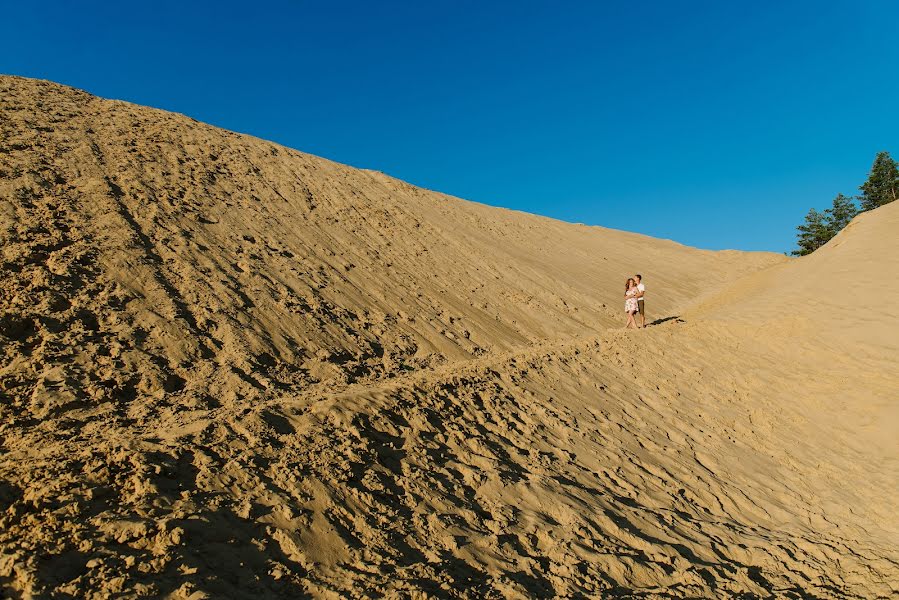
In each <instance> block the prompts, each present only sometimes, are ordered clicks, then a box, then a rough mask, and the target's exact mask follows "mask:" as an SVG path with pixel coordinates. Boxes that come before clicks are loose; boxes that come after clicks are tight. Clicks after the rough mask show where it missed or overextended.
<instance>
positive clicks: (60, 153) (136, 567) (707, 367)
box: [0, 76, 899, 599]
mask: <svg viewBox="0 0 899 600" xmlns="http://www.w3.org/2000/svg"><path fill="white" fill-rule="evenodd" d="M897 232H899V205H895V204H894V205H887V206H885V207H882V208H880V209H877V210H875V211H872V212H869V213H865V214H863V215H861V216H859V217H857V218H856V219H855V220H854V221H853V222H852V223H851V224H850V225H849V226H848V227H847V228H846V229H845V230H844V231H843V232H842V233H841V234H840V235H838V236H837V237H836V238H834V239H833V240H832V241H831V242H830V243H829V244H828V245H827V246H825V247H824V248H822V249H820V250H819V251H817V252H815V253H814V254H812V255H810V256H808V257H804V258H801V259H796V260H788V259H786V258H785V257H783V256H779V255H776V254H770V253H745V252H736V251H725V252H711V251H704V250H698V249H694V248H689V247H686V246H683V245H680V244H677V243H674V242H671V241H667V240H658V239H653V238H649V237H646V236H642V235H637V234H632V233H627V232H622V231H616V230H611V229H605V228H602V227H588V226H584V225H574V224H568V223H563V222H560V221H555V220H552V219H547V218H543V217H538V216H534V215H529V214H525V213H521V212H515V211H509V210H504V209H499V208H493V207H488V206H485V205H481V204H476V203H473V202H468V201H465V200H461V199H458V198H453V197H450V196H446V195H444V194H440V193H437V192H432V191H428V190H424V189H421V188H417V187H414V186H412V185H409V184H407V183H404V182H402V181H398V180H396V179H393V178H391V177H388V176H386V175H384V174H382V173H378V172H373V171H366V170H359V169H355V168H351V167H348V166H345V165H341V164H337V163H334V162H331V161H328V160H325V159H322V158H318V157H315V156H311V155H308V154H304V153H301V152H298V151H295V150H291V149H288V148H285V147H283V146H279V145H276V144H273V143H270V142H266V141H262V140H259V139H256V138H253V137H249V136H246V135H240V134H236V133H232V132H228V131H224V130H221V129H217V128H215V127H211V126H209V125H205V124H202V123H199V122H197V121H194V120H192V119H190V118H187V117H185V116H182V115H177V114H172V113H167V112H163V111H158V110H154V109H150V108H146V107H141V106H135V105H132V104H127V103H124V102H117V101H111V100H104V99H100V98H97V97H94V96H91V95H89V94H87V93H85V92H81V91H79V90H75V89H72V88H68V87H64V86H61V85H57V84H53V83H49V82H43V81H36V80H30V79H23V78H18V77H8V76H3V77H0V241H2V255H0V269H2V271H0V275H2V279H0V357H2V363H0V448H2V450H0V588H2V590H3V593H4V595H5V596H9V597H13V598H43V597H85V598H106V597H121V598H136V597H161V598H191V599H199V598H253V599H258V598H269V597H270V598H280V597H284V598H298V597H324V598H344V597H422V598H423V597H459V598H530V597H569V598H588V597H648V598H670V597H708V598H722V597H746V598H749V597H762V598H766V597H794V598H856V597H857V598H877V597H881V598H887V597H893V596H895V595H896V594H899V550H897V549H899V517H897V514H899V513H897V511H896V509H895V507H896V498H897V496H899V445H897V439H899V399H897V389H899V367H897V361H896V359H895V357H896V352H897V349H899V348H897V346H899V342H897V340H899V308H897V307H899V303H897V298H899V288H897V284H896V279H897V277H896V276H897V275H899V247H897V241H896V240H897V239H899V238H897V235H896V234H897ZM637 271H640V272H641V273H642V274H643V275H644V278H645V281H646V284H647V301H646V304H647V312H648V313H649V319H648V320H649V321H651V322H653V325H652V326H651V327H649V328H647V329H646V330H641V331H633V330H631V331H623V330H620V329H619V328H620V326H621V325H622V324H623V321H624V319H623V311H622V308H623V290H622V286H623V283H624V280H625V278H626V277H628V276H629V275H631V274H633V273H635V272H637Z"/></svg>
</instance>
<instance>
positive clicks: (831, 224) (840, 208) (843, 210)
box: [824, 194, 858, 240]
mask: <svg viewBox="0 0 899 600" xmlns="http://www.w3.org/2000/svg"><path fill="white" fill-rule="evenodd" d="M857 214H858V208H856V207H855V201H854V200H853V199H852V198H849V197H847V196H844V195H843V194H837V197H836V198H834V199H833V205H832V206H831V207H830V208H828V209H827V210H825V211H824V224H825V226H826V227H827V239H828V240H830V238H832V237H833V236H835V235H836V234H838V233H840V230H842V229H843V228H844V227H846V225H849V221H851V220H852V217H854V216H855V215H857Z"/></svg>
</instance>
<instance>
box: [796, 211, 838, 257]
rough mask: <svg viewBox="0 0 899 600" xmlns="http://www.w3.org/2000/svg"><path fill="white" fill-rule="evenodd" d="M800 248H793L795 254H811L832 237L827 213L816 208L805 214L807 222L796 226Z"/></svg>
mask: <svg viewBox="0 0 899 600" xmlns="http://www.w3.org/2000/svg"><path fill="white" fill-rule="evenodd" d="M796 230H797V232H798V233H797V234H796V237H797V238H798V241H797V245H798V246H799V248H797V249H796V250H793V256H805V255H806V254H811V253H812V252H814V251H815V250H817V249H818V248H820V247H821V246H823V245H824V244H826V243H827V240H829V239H830V237H829V236H828V234H829V230H828V227H827V222H826V215H825V214H824V213H822V212H818V211H817V210H815V209H814V208H812V209H810V210H809V211H808V214H807V215H805V223H803V224H802V225H800V226H799V227H797V228H796Z"/></svg>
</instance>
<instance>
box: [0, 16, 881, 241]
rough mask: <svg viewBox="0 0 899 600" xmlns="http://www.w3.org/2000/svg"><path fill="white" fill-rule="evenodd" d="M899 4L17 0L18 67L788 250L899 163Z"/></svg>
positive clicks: (589, 207) (448, 177) (537, 195)
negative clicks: (884, 166)
mask: <svg viewBox="0 0 899 600" xmlns="http://www.w3.org/2000/svg"><path fill="white" fill-rule="evenodd" d="M897 34H899V2H895V1H892V0H879V1H878V0H870V1H868V0H866V1H861V2H859V1H854V2H842V1H837V2H820V1H818V2H811V1H809V2H806V1H801V2H800V1H790V0H787V1H780V2H773V1H772V2H719V1H714V2H713V1H709V2H697V1H683V2H674V1H666V2H653V1H644V2H614V3H613V2H598V1H597V2H548V1H547V2H527V1H520V2H483V1H482V2H469V1H465V0H455V1H450V0H435V1H430V2H391V1H383V2H340V1H337V2H305V1H293V2H265V1H259V2H254V3H245V2H240V3H238V2H169V1H160V2H156V1H154V2H144V3H130V2H91V1H89V0H88V1H83V2H74V1H70V2H7V3H4V5H3V19H2V20H0V72H3V73H8V74H16V75H24V76H29V77H38V78H44V79H50V80H54V81H58V82H60V83H65V84H68V85H73V86H75V87H79V88H82V89H86V90H88V91H90V92H92V93H95V94H97V95H100V96H104V97H109V98H118V99H123V100H129V101H132V102H137V103H140V104H146V105H150V106H155V107H159V108H164V109H167V110H173V111H177V112H182V113H186V114H188V115H190V116H192V117H194V118H196V119H198V120H201V121H206V122H209V123H212V124H214V125H218V126H221V127H225V128H227V129H232V130H235V131H241V132H246V133H250V134H253V135H256V136H259V137H262V138H266V139H270V140H274V141H277V142H279V143H282V144H285V145H287V146H291V147H293V148H297V149H299V150H303V151H306V152H311V153H313V154H318V155H321V156H325V157H328V158H331V159H334V160H337V161H340V162H344V163H348V164H351V165H354V166H358V167H364V168H372V169H378V170H381V171H384V172H386V173H389V174H391V175H394V176H396V177H399V178H401V179H404V180H406V181H409V182H411V183H414V184H417V185H421V186H423V187H427V188H430V189H435V190H440V191H443V192H446V193H450V194H453V195H456V196H460V197H463V198H468V199H471V200H476V201H479V202H484V203H487V204H494V205H497V206H505V207H509V208H515V209H520V210H525V211H529V212H535V213H540V214H544V215H548V216H551V217H556V218H560V219H565V220H567V221H574V222H583V223H589V224H596V225H604V226H608V227H615V228H619V229H626V230H630V231H638V232H641V233H646V234H649V235H653V236H657V237H663V238H670V239H674V240H677V241H679V242H683V243H685V244H690V245H694V246H700V247H704V248H714V249H718V248H738V249H745V250H773V251H778V252H782V251H786V250H789V249H791V248H792V247H793V246H794V228H795V225H797V224H798V223H799V222H800V221H801V220H802V218H803V216H804V215H805V213H806V212H807V210H808V209H809V208H810V207H812V206H816V207H819V208H823V207H825V206H826V205H828V204H829V203H830V201H831V199H832V198H833V196H834V195H836V194H837V193H838V192H843V193H846V194H854V193H856V191H857V190H856V188H857V187H858V185H860V184H861V183H862V182H863V181H864V179H865V177H866V175H867V171H868V169H869V168H870V165H871V162H872V161H873V159H874V155H875V153H876V152H878V151H880V150H888V151H890V152H891V153H892V154H893V156H894V157H896V158H899V156H897V154H899V112H897V111H899V60H897V59H899V43H897V38H899V35H897Z"/></svg>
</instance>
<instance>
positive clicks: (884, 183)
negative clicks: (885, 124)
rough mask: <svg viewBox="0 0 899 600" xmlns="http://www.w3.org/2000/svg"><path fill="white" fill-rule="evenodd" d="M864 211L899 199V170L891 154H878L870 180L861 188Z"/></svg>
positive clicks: (869, 175)
mask: <svg viewBox="0 0 899 600" xmlns="http://www.w3.org/2000/svg"><path fill="white" fill-rule="evenodd" d="M858 189H860V190H861V191H862V195H861V196H860V197H859V199H860V200H861V204H862V210H874V209H875V208H877V207H878V206H883V205H884V204H889V203H890V202H894V201H895V200H896V199H897V198H899V168H897V165H896V161H895V160H893V159H892V157H891V156H890V153H889V152H878V153H877V157H876V158H875V159H874V164H873V165H871V172H870V173H869V174H868V180H867V181H866V182H865V183H863V184H862V185H861V187H859V188H858Z"/></svg>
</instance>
